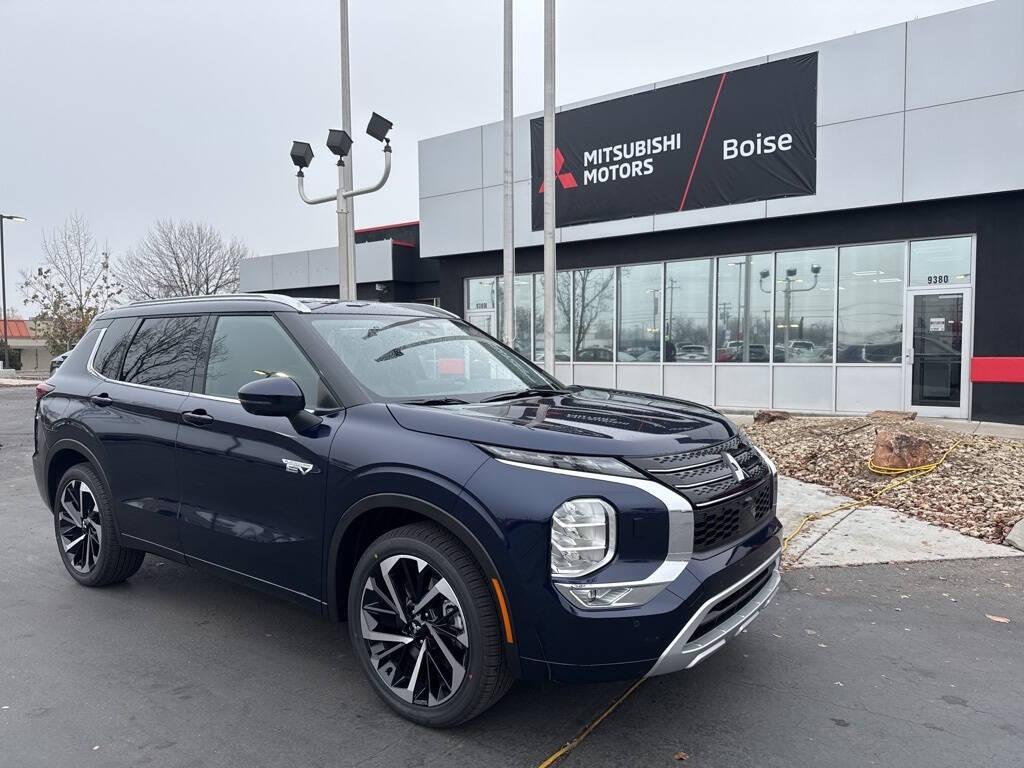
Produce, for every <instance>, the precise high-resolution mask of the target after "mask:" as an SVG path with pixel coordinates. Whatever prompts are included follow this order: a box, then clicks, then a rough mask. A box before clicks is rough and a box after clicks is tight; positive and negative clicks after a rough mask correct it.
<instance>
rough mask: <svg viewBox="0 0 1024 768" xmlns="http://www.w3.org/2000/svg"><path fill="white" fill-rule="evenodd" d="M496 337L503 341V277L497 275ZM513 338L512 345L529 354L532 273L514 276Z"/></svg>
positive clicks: (519, 351) (518, 350)
mask: <svg viewBox="0 0 1024 768" xmlns="http://www.w3.org/2000/svg"><path fill="white" fill-rule="evenodd" d="M495 279H496V281H497V292H498V306H497V316H498V339H500V340H501V341H502V342H504V341H505V278H504V277H501V276H499V277H497V278H495ZM515 303H516V306H515V328H516V332H515V339H514V340H513V342H512V346H513V347H515V350H516V352H518V353H519V354H521V355H524V356H526V357H529V355H530V343H531V341H532V339H531V338H530V330H531V329H530V317H531V315H532V314H533V275H516V276H515Z"/></svg>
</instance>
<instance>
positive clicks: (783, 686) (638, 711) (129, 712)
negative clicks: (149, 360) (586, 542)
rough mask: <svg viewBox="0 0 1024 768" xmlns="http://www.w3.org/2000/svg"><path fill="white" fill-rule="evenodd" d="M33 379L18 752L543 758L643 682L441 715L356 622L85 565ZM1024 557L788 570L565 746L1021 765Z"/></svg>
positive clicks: (3, 654)
mask: <svg viewBox="0 0 1024 768" xmlns="http://www.w3.org/2000/svg"><path fill="white" fill-rule="evenodd" d="M32 402H33V393H32V390H31V389H30V388H19V389H0V443H2V444H3V446H2V448H0V531H2V536H0V766H2V767H3V768H7V767H8V766H10V767H11V768H15V767H16V768H33V767H35V766H40V767H42V766H45V767H46V768H50V767H51V766H54V765H60V764H65V765H81V766H143V765H155V766H245V767H246V768H250V767H252V766H394V765H402V766H419V765H422V766H433V765H443V766H480V765H511V766H530V765H537V764H538V763H540V762H541V761H542V760H544V758H546V757H547V756H548V755H549V754H551V753H552V752H554V751H555V750H556V749H557V748H558V747H559V746H561V744H563V743H564V742H565V741H567V740H568V739H570V738H572V737H573V736H574V735H575V734H576V733H578V732H579V731H580V730H581V729H582V728H583V727H584V726H585V725H586V724H587V723H588V722H589V721H590V720H591V719H592V718H593V717H595V716H596V715H598V714H599V713H600V712H602V711H603V710H604V709H605V708H606V707H607V706H608V705H609V704H610V703H611V702H612V701H613V700H614V699H615V697H616V696H617V695H619V694H620V693H621V692H622V691H623V690H624V689H625V688H626V687H627V686H628V683H623V684H618V683H616V684H607V685H593V686H559V685H551V684H543V685H542V684H525V683H518V684H516V686H514V687H513V689H512V691H511V692H510V693H509V695H508V696H507V697H506V698H505V699H504V700H503V701H502V702H500V703H499V704H498V705H497V706H496V707H494V708H493V709H492V710H490V711H489V712H487V713H485V714H484V715H483V716H482V717H480V718H479V719H477V720H476V721H474V722H472V723H470V724H468V725H466V726H464V727H462V728H458V729H455V730H450V731H430V730H426V729H422V728H419V727H416V726H413V725H411V724H409V723H407V722H405V721H403V720H401V719H399V718H398V717H396V716H394V715H392V714H391V713H390V711H389V710H387V709H386V708H385V707H384V705H383V704H381V703H380V702H379V701H378V699H377V698H376V697H375V696H374V694H373V693H372V692H371V691H370V689H369V688H368V686H367V685H366V684H364V682H363V680H362V677H361V673H360V671H359V669H358V667H357V664H356V660H355V658H354V656H353V654H352V652H351V649H350V646H349V642H348V639H347V636H346V634H345V631H344V626H341V625H334V624H330V623H328V622H326V621H323V620H321V619H319V618H317V617H315V616H313V615H311V614H308V613H305V612H303V611H301V610H300V609H297V608H293V607H292V606H290V605H288V604H286V603H283V602H278V601H276V600H274V599H272V598H269V597H266V596H264V595H262V594H259V593H256V592H251V591H248V590H246V589H244V588H241V587H238V586H235V585H233V584H229V583H226V582H222V581H218V580H216V579H214V578H212V577H210V576H207V575H205V574H202V573H199V572H195V571H192V570H189V569H187V568H184V567H181V566H178V565H175V564H171V563H165V562H162V561H160V560H159V559H158V558H155V557H152V556H150V557H149V558H148V559H147V561H146V563H145V565H144V566H143V568H142V570H141V571H140V572H139V573H138V574H137V575H136V576H135V577H134V578H133V579H131V580H130V581H129V582H128V583H126V584H122V585H118V586H116V587H111V588H107V589H102V590H89V589H85V588H82V587H79V586H77V585H76V584H75V583H74V582H73V581H72V580H71V578H70V577H69V576H67V574H66V573H65V572H64V569H63V566H61V564H60V560H59V558H58V556H57V552H56V548H55V547H56V545H55V543H54V541H53V530H52V525H51V523H50V520H49V517H48V515H47V512H46V510H45V507H44V505H43V503H42V501H41V500H40V499H39V497H38V495H37V492H36V488H35V483H34V480H33V479H32V471H31V464H30V455H31V450H32V438H31V413H32ZM1021 560H1024V558H1020V559H1016V558H1015V559H1007V560H972V561H947V562H940V563H921V564H915V565H907V566H899V565H875V566H861V567H856V568H832V569H813V568H811V569H804V570H799V571H792V572H790V573H787V574H786V575H785V576H784V580H783V587H782V590H781V591H780V594H779V597H778V599H777V600H776V602H775V603H774V604H773V606H772V607H771V608H770V609H769V610H768V611H767V612H766V613H765V614H764V615H762V617H761V618H759V619H758V620H757V621H756V622H755V623H754V624H753V625H752V626H751V627H750V629H749V630H748V631H747V633H746V634H744V635H743V636H742V637H741V638H738V639H737V640H736V641H734V642H732V643H731V644H729V645H727V646H726V648H725V649H724V650H722V651H721V652H719V653H718V654H717V655H715V656H713V657H711V658H710V659H709V660H708V661H707V662H705V663H704V664H702V665H701V666H700V667H698V668H697V669H695V670H693V671H691V672H684V673H680V674H676V675H672V676H668V677H662V678H656V679H652V680H648V681H646V682H645V683H644V684H643V685H641V686H640V687H639V688H638V689H637V690H636V691H635V693H633V695H632V696H631V697H630V698H629V699H627V700H626V701H625V702H624V703H623V704H622V705H621V706H620V707H619V708H618V709H617V710H616V711H615V712H614V713H613V714H612V715H611V716H610V717H609V718H608V719H606V720H605V721H604V722H603V723H602V724H601V725H600V726H599V727H598V728H597V729H596V730H595V731H594V732H593V734H592V735H591V736H590V737H589V738H588V739H587V740H586V741H584V742H583V743H582V744H581V745H580V746H579V747H578V748H577V749H576V750H575V751H574V752H572V753H571V754H570V755H569V756H568V757H567V758H566V759H565V760H564V761H563V763H561V764H562V765H566V766H574V765H577V766H588V768H590V767H592V766H606V765H607V766H659V765H663V766H672V765H684V764H685V765H686V766H715V767H716V768H735V767H739V766H755V765H756V766H786V767H787V768H793V767H794V766H815V767H817V766H823V765H828V766H835V767H838V766H858V767H859V766H865V765H884V766H904V767H905V766H928V768H936V766H954V765H955V766H962V765H970V766H972V767H974V766H989V765H991V766H1009V765H1020V764H1021V762H1022V759H1024V758H1022V756H1024V664H1022V663H1021V655H1022V652H1024V600H1022V595H1024V563H1022V562H1021ZM986 614H989V615H992V616H995V617H1002V618H1006V619H1009V623H1003V622H999V621H994V620H992V619H990V618H988V617H987V616H986ZM581 642H585V638H581ZM678 753H684V754H685V755H686V759H685V761H684V760H682V759H681V758H680V759H677V757H676V755H677V754H678Z"/></svg>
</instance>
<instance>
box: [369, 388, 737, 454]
mask: <svg viewBox="0 0 1024 768" xmlns="http://www.w3.org/2000/svg"><path fill="white" fill-rule="evenodd" d="M388 409H389V410H390V411H391V414H392V415H393V416H394V418H395V420H396V421H397V422H398V423H399V424H400V425H402V426H403V427H404V428H405V429H409V430H412V431H414V432H425V433H428V434H432V435H441V436H444V437H454V438H459V439H462V440H472V441H474V442H480V443H490V444H493V445H501V446H506V447H509V448H522V449H527V450H534V451H547V452H550V453H574V454H581V455H592V456H595V455H596V456H600V455H605V456H654V455H660V454H670V453H679V452H681V451H686V450H692V449H697V448H702V447H705V446H708V445H715V444H717V443H720V442H722V441H724V440H728V439H729V438H730V437H732V436H733V435H735V434H736V428H735V427H734V425H733V424H732V422H730V421H729V420H728V419H727V418H726V417H724V416H722V415H721V414H720V413H718V412H716V411H714V410H712V409H710V408H707V407H705V406H703V405H698V404H697V403H690V402H686V401H683V400H673V399H670V398H666V397H657V396H654V395H641V394H637V393H633V392H620V391H617V390H609V389H589V388H588V389H580V390H577V391H573V392H569V393H567V394H564V395H555V396H546V397H525V398H522V399H519V400H511V401H504V402H498V403H469V404H466V405H446V406H422V405H401V404H396V403H392V404H389V405H388Z"/></svg>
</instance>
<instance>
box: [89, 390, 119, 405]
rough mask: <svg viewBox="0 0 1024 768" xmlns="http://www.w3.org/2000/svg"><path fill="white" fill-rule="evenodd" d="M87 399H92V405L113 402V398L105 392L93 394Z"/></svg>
mask: <svg viewBox="0 0 1024 768" xmlns="http://www.w3.org/2000/svg"><path fill="white" fill-rule="evenodd" d="M89 399H90V400H91V401H92V403H93V405H110V404H111V403H113V402H114V400H113V398H111V397H108V396H107V393H106V392H104V393H103V394H102V395H93V396H92V397H90V398H89Z"/></svg>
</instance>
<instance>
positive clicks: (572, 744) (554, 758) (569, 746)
mask: <svg viewBox="0 0 1024 768" xmlns="http://www.w3.org/2000/svg"><path fill="white" fill-rule="evenodd" d="M646 679H647V678H644V677H641V678H640V679H639V680H637V681H636V682H635V683H633V684H632V685H631V686H629V688H628V689H627V690H626V692H625V693H624V694H622V695H621V696H619V698H617V699H616V700H615V701H613V702H612V704H611V706H610V707H608V709H606V710H605V711H604V712H602V713H601V714H600V716H598V718H597V719H596V720H594V721H593V722H592V723H590V725H588V726H587V727H586V728H584V729H583V730H582V731H580V733H579V735H578V736H576V737H575V738H574V739H572V740H571V741H568V742H566V744H565V745H564V746H563V747H562V748H561V749H559V750H558V751H557V752H555V753H554V754H553V755H551V757H549V758H548V759H547V760H545V761H544V762H543V763H541V764H540V765H539V766H538V767H537V768H549V767H550V766H552V765H554V764H555V763H557V762H558V761H559V760H561V759H562V758H563V757H565V756H566V755H567V754H569V753H570V752H572V751H573V750H574V749H576V747H578V746H579V744H580V742H581V741H583V740H584V739H585V738H587V736H589V735H590V732H591V731H593V730H594V729H595V728H597V726H599V725H600V724H601V721H602V720H604V719H605V718H606V717H608V715H610V714H611V713H612V712H614V711H615V708H616V707H617V706H619V704H621V703H622V702H623V701H625V700H626V698H627V697H628V696H629V695H630V694H631V693H632V692H633V691H635V690H636V689H637V688H639V687H640V683H642V682H643V681H644V680H646Z"/></svg>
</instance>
